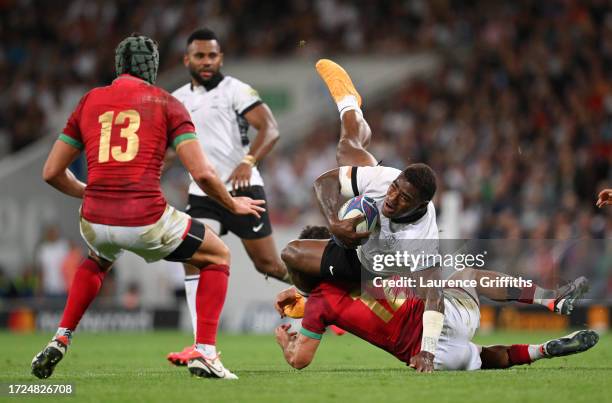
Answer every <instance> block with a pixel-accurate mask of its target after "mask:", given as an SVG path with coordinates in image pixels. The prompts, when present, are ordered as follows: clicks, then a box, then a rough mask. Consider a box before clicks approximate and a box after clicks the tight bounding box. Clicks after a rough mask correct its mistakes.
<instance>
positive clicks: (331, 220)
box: [314, 168, 370, 247]
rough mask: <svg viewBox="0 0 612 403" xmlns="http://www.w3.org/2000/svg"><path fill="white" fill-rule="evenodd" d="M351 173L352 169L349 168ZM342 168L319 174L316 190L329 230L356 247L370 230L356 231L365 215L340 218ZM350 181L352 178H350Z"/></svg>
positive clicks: (341, 240)
mask: <svg viewBox="0 0 612 403" xmlns="http://www.w3.org/2000/svg"><path fill="white" fill-rule="evenodd" d="M347 171H348V172H349V174H350V172H351V170H350V169H349V170H347ZM340 173H341V170H340V168H336V169H332V170H331V171H327V172H325V173H324V174H322V175H321V176H319V177H318V178H317V179H316V180H315V183H314V190H315V194H316V197H317V201H318V203H319V207H320V209H321V213H323V216H324V217H325V219H326V220H327V223H328V226H329V231H330V232H331V233H332V234H333V235H334V236H335V237H336V239H338V240H339V241H340V242H341V243H342V244H343V245H344V246H347V247H356V246H358V245H359V244H360V243H361V240H362V239H364V238H367V237H369V236H370V233H369V232H355V227H356V226H357V224H358V223H359V222H360V221H362V220H363V217H361V216H357V217H354V218H352V219H348V220H340V219H338V210H339V209H340V206H341V205H342V201H343V198H342V194H341V186H340V177H339V175H340ZM348 180H349V182H350V178H349V179H348Z"/></svg>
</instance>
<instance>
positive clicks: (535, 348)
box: [527, 344, 546, 361]
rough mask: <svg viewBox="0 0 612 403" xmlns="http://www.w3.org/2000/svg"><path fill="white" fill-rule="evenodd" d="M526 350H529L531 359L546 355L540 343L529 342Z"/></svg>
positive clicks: (535, 359) (534, 359)
mask: <svg viewBox="0 0 612 403" xmlns="http://www.w3.org/2000/svg"><path fill="white" fill-rule="evenodd" d="M527 350H528V351H529V358H531V361H537V360H539V359H540V358H545V357H546V355H544V348H543V345H542V344H530V345H529V346H528V347H527Z"/></svg>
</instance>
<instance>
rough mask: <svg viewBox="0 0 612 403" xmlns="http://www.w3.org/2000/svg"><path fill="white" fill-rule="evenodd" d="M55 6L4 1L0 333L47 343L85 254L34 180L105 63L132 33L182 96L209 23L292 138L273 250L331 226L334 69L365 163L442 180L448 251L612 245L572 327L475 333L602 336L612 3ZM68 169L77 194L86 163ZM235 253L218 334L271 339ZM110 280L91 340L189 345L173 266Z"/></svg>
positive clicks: (172, 178) (268, 287)
mask: <svg viewBox="0 0 612 403" xmlns="http://www.w3.org/2000/svg"><path fill="white" fill-rule="evenodd" d="M62 4H63V5H62V7H58V6H57V4H56V3H55V2H46V1H10V0H8V1H2V2H0V36H1V37H2V40H1V41H0V88H2V94H3V96H2V97H1V98H0V327H3V328H4V327H8V328H10V329H13V330H32V329H39V330H46V331H50V330H53V329H55V326H56V324H57V318H58V315H59V312H60V309H61V308H62V306H63V299H62V294H64V293H65V291H64V290H65V286H66V284H68V283H69V278H70V273H71V270H74V268H75V267H76V265H77V264H78V261H79V259H80V256H82V254H83V253H85V250H84V249H83V248H84V243H83V242H82V241H81V240H80V238H79V235H78V230H77V215H78V213H77V211H78V203H77V202H76V201H75V200H71V199H69V198H68V197H65V196H63V195H60V194H59V193H57V192H55V191H54V190H53V189H51V188H50V187H49V186H47V185H46V184H44V182H43V181H42V179H41V178H40V171H41V167H42V163H43V161H44V158H45V157H46V154H47V152H48V150H49V148H50V145H51V144H52V142H53V141H54V140H55V138H56V137H57V135H58V133H59V132H60V131H61V129H62V127H63V125H64V123H65V120H66V118H67V117H68V115H69V113H70V112H71V110H72V108H73V107H74V105H75V104H76V102H77V101H78V99H79V98H80V97H81V96H82V95H83V94H84V93H85V92H86V91H87V90H88V89H90V88H91V87H93V86H98V85H106V84H108V83H109V82H110V81H111V80H112V79H113V77H114V72H113V66H114V63H113V58H114V53H113V52H114V48H115V46H116V44H117V43H118V42H119V41H120V40H121V39H122V38H123V37H125V36H126V35H128V34H129V33H131V32H133V31H139V32H142V33H144V34H147V35H149V36H151V37H153V38H154V39H156V40H157V41H158V42H159V43H160V53H161V66H160V68H161V71H160V76H159V79H158V84H159V85H161V86H163V87H164V88H166V89H168V90H170V91H172V90H174V89H176V88H177V87H179V86H180V85H182V84H183V83H185V82H187V81H188V79H189V76H188V74H187V72H186V70H185V69H184V67H183V66H182V62H181V60H182V54H183V50H184V46H185V41H186V38H187V36H188V35H189V33H190V32H191V31H193V30H194V29H196V28H199V27H204V26H205V27H209V28H211V29H213V30H215V31H216V32H217V35H218V36H219V37H220V40H221V45H222V49H223V51H224V52H225V57H226V61H225V67H224V69H223V71H224V72H225V73H226V74H230V75H234V76H236V77H237V78H239V79H241V80H243V81H245V82H247V83H249V84H251V85H252V86H253V87H254V88H256V89H257V90H258V91H259V92H260V94H261V96H262V97H263V99H264V101H265V102H266V103H267V104H268V105H269V106H270V107H271V108H272V110H273V112H274V114H275V116H276V118H277V120H278V123H279V129H280V133H281V141H280V143H279V145H278V146H277V147H276V149H275V151H274V152H273V153H272V154H271V155H270V156H269V157H268V158H266V160H265V161H264V162H263V164H262V165H261V167H262V171H263V174H264V180H265V183H266V192H267V194H268V198H269V199H268V200H269V210H270V213H271V216H272V221H273V226H274V235H275V239H276V242H277V244H278V247H279V250H280V248H282V246H283V245H285V244H286V242H287V241H288V240H290V239H292V238H293V237H295V236H296V235H297V234H298V232H299V229H300V228H301V227H302V226H303V225H305V224H315V223H321V222H322V217H321V216H320V214H319V211H318V208H317V207H316V204H315V202H314V199H313V194H312V191H311V189H312V182H313V180H314V179H315V178H316V177H317V176H318V175H319V174H321V173H322V172H324V171H325V170H327V169H330V168H333V167H335V164H336V163H335V146H336V141H337V136H338V132H339V122H338V115H337V111H336V108H335V105H334V104H333V102H332V101H331V99H330V97H329V96H328V94H327V92H326V89H325V87H324V85H323V84H322V82H321V81H320V80H319V78H318V77H317V75H316V73H315V70H314V63H315V61H316V60H317V59H318V58H321V57H327V58H332V59H335V60H337V61H339V62H341V63H342V64H343V65H344V66H345V67H346V68H347V70H348V71H349V72H350V73H351V75H352V77H353V79H354V81H355V84H356V86H357V88H358V89H359V90H360V92H361V94H362V95H363V97H364V100H365V101H364V114H365V117H366V119H367V120H368V121H369V123H370V126H371V128H372V131H373V139H372V144H371V146H370V150H371V151H372V153H373V154H374V155H375V156H376V157H377V158H379V159H380V160H382V161H383V164H385V165H389V166H394V167H398V168H402V167H403V166H405V165H406V164H407V163H409V162H426V163H427V164H429V165H431V166H432V167H433V169H434V170H435V171H436V173H437V175H438V179H439V185H438V186H439V190H438V193H437V195H436V198H435V203H436V207H437V209H438V220H439V224H438V225H439V227H440V229H441V230H442V233H441V236H442V237H444V238H466V239H470V238H485V239H488V238H496V239H549V240H559V241H562V240H568V239H583V240H584V239H595V240H597V239H599V240H600V241H599V242H602V243H603V250H604V251H605V252H606V253H601V254H598V255H596V256H593V258H592V259H590V260H589V266H588V267H585V268H584V272H583V273H582V274H587V275H589V276H590V278H592V279H594V280H595V281H596V284H597V292H598V294H597V296H596V300H595V299H592V300H591V302H593V303H587V304H585V306H584V307H582V309H581V310H580V313H579V314H578V318H577V319H572V320H575V321H576V322H571V323H570V321H569V320H567V319H566V318H560V317H550V318H549V317H548V316H546V318H549V319H550V320H540V319H541V318H542V317H543V316H542V315H547V314H546V313H542V312H541V311H538V310H535V311H527V312H523V311H517V310H515V309H514V308H511V310H500V309H499V308H490V310H485V312H484V313H483V326H485V327H487V326H488V328H491V327H494V326H497V327H511V328H512V327H515V328H516V327H518V328H521V327H523V328H524V327H539V326H546V327H549V328H564V327H567V326H569V325H571V324H576V323H585V322H586V323H589V324H591V325H593V326H596V327H598V328H606V327H607V324H608V323H609V312H608V310H607V309H606V308H604V307H603V306H606V305H607V303H608V302H609V301H610V300H611V298H612V277H610V268H611V266H612V247H611V246H610V242H609V239H610V238H612V208H611V207H609V208H607V209H603V210H597V209H596V208H595V207H594V202H595V199H596V194H597V192H598V191H599V190H600V189H602V188H604V187H611V186H610V185H612V165H611V163H610V162H611V160H612V7H610V6H609V3H608V2H606V1H595V0H594V1H581V2H578V1H545V2H544V1H502V2H490V1H467V0H466V1H459V0H457V1H451V0H449V1H442V0H439V1H419V0H416V1H367V0H363V1H354V2H353V1H341V0H320V1H314V2H310V1H299V0H291V1H269V2H268V1H263V2H262V1H248V0H245V1H228V2H225V1H205V2H195V1H189V2H180V1H140V2H139V1H136V2H135V1H79V0H77V1H70V0H68V1H65V2H63V3H62ZM302 41H303V42H302ZM251 134H252V133H251ZM73 170H74V172H75V173H77V174H78V175H79V176H80V177H81V178H85V175H86V168H85V166H84V164H83V161H80V162H78V163H76V164H75V165H74V166H73ZM187 184H188V181H187V178H186V175H185V173H184V171H183V170H182V168H181V167H179V166H176V167H173V168H172V169H170V170H169V171H168V172H167V173H166V174H165V177H164V189H165V192H166V195H167V197H168V200H169V201H170V202H171V203H172V204H174V205H176V206H178V207H184V205H185V200H186V198H185V195H186V190H187ZM53 226H57V229H58V230H59V236H60V238H61V239H63V240H65V241H69V242H70V243H71V244H70V245H71V246H70V252H69V253H68V254H66V248H65V247H64V246H61V245H60V244H58V243H52V242H48V241H47V242H45V241H44V239H45V234H47V233H48V232H49V231H50V228H51V227H53ZM606 239H607V240H608V241H605V240H606ZM225 240H226V242H227V243H228V244H229V245H230V247H231V250H232V255H233V257H232V260H233V264H232V275H231V283H230V290H229V293H228V298H227V303H226V307H225V310H224V315H223V321H222V328H223V329H224V330H226V331H249V332H251V331H254V332H262V333H266V332H269V331H270V330H271V329H272V328H273V327H274V326H275V325H276V324H277V323H278V319H277V317H276V314H275V313H274V311H273V309H272V305H271V302H272V299H273V296H274V294H275V292H276V291H277V290H280V289H282V288H283V285H282V284H280V283H278V282H276V281H274V280H267V281H266V280H264V278H263V277H262V276H261V275H259V274H257V273H256V272H255V270H254V268H253V266H252V264H251V262H250V261H249V260H248V258H247V256H246V254H245V253H244V251H243V249H242V247H241V245H240V243H239V241H238V239H237V238H235V237H234V236H228V237H225ZM42 251H45V253H42ZM555 258H556V256H555V253H554V250H553V248H551V249H550V250H549V251H548V252H545V253H543V254H541V255H538V256H533V259H531V260H528V261H527V264H528V265H531V267H535V268H542V270H546V269H547V268H549V267H553V266H554V260H555ZM58 262H60V263H59V264H58ZM51 270H55V271H56V272H55V274H56V278H57V279H58V280H57V281H56V282H55V283H54V284H55V285H54V284H49V283H48V282H49V278H50V277H52V274H53V273H49V271H51ZM57 270H60V272H58V271H57ZM45 273H46V277H45ZM112 273H113V275H112V276H109V277H107V280H106V283H105V285H104V287H103V290H102V295H101V298H100V299H99V301H97V302H96V303H95V305H94V307H93V308H94V310H93V312H91V313H89V314H88V315H86V317H85V319H84V321H83V322H82V324H83V328H84V329H90V330H108V329H137V330H149V329H153V328H168V327H169V328H176V327H177V326H178V327H183V328H186V326H187V325H188V315H187V311H186V307H185V304H184V297H183V296H182V290H183V282H182V268H181V266H180V265H175V264H171V263H167V262H159V263H156V264H153V265H145V264H144V262H143V261H142V260H141V259H140V258H138V257H135V256H133V255H129V254H126V256H125V257H123V258H121V259H120V260H119V261H118V262H117V265H116V267H115V269H114V270H113V271H112ZM560 277H561V278H563V276H560ZM58 287H59V289H58ZM593 298H595V297H593ZM595 302H596V304H595ZM88 318H89V319H88ZM169 347H171V346H169ZM177 347H178V346H177Z"/></svg>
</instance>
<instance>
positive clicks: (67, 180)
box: [42, 140, 86, 199]
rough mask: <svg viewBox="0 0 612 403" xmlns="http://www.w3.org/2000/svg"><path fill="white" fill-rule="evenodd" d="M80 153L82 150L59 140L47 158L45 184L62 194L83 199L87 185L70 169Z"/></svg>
mask: <svg viewBox="0 0 612 403" xmlns="http://www.w3.org/2000/svg"><path fill="white" fill-rule="evenodd" d="M80 153H81V150H79V149H78V148H76V147H73V146H71V145H69V144H67V143H65V142H63V141H61V140H57V141H56V142H55V144H53V148H52V149H51V152H50V153H49V156H48V157H47V161H46V162H45V165H44V167H43V172H42V177H43V179H44V180H45V182H47V183H48V184H49V185H51V186H53V187H54V188H56V189H57V190H59V191H60V192H62V193H64V194H67V195H68V196H72V197H76V198H79V199H82V198H83V194H84V193H85V186H86V185H85V184H84V183H83V182H81V181H79V180H78V179H77V178H76V177H75V176H74V174H73V173H72V172H70V170H69V169H68V167H69V166H70V164H72V163H73V162H74V160H76V159H77V157H78V156H79V154H80Z"/></svg>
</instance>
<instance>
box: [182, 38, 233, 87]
mask: <svg viewBox="0 0 612 403" xmlns="http://www.w3.org/2000/svg"><path fill="white" fill-rule="evenodd" d="M183 64H184V65H185V67H187V68H188V69H189V74H191V77H192V78H193V79H194V80H195V81H196V82H197V83H198V84H199V85H205V84H206V82H208V81H209V80H211V79H212V78H214V77H215V76H216V75H217V74H218V73H219V70H220V69H221V66H223V53H222V52H221V46H220V45H219V41H218V40H217V36H216V35H215V33H214V32H213V31H211V30H210V29H198V30H197V31H194V32H193V33H192V34H191V35H189V38H187V49H186V50H185V56H184V57H183Z"/></svg>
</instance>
